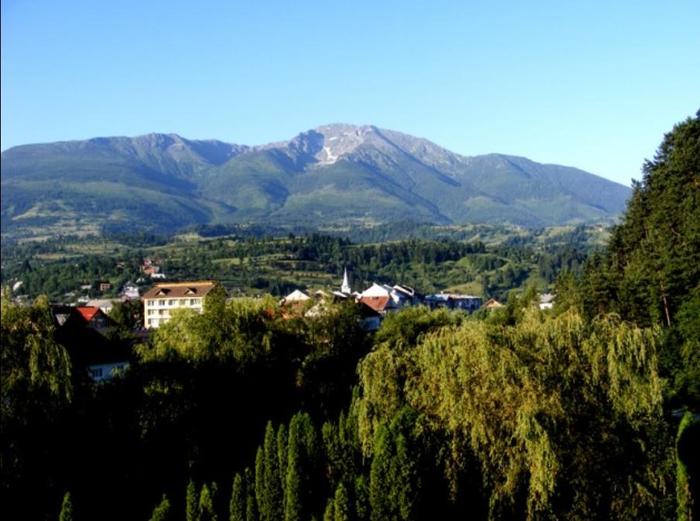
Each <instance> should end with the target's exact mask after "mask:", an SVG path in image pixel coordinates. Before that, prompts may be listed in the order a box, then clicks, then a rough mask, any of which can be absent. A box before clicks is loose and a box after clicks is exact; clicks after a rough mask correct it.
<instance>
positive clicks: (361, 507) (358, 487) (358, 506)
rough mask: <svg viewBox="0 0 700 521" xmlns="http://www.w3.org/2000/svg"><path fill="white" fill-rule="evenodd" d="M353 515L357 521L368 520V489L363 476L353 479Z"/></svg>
mask: <svg viewBox="0 0 700 521" xmlns="http://www.w3.org/2000/svg"><path fill="white" fill-rule="evenodd" d="M355 514H356V516H357V519H358V520H366V519H369V518H370V507H369V487H368V486H367V478H366V477H365V476H364V474H360V475H359V476H358V477H357V478H356V479H355Z"/></svg>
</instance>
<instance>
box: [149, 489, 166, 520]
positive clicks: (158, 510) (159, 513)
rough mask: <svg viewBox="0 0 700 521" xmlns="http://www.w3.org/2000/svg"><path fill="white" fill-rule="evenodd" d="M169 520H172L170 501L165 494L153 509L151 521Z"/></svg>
mask: <svg viewBox="0 0 700 521" xmlns="http://www.w3.org/2000/svg"><path fill="white" fill-rule="evenodd" d="M168 519H170V500H168V497H167V496H166V495H165V494H163V497H162V499H161V500H160V503H158V505H156V507H155V508H154V509H153V513H152V514H151V521H167V520H168Z"/></svg>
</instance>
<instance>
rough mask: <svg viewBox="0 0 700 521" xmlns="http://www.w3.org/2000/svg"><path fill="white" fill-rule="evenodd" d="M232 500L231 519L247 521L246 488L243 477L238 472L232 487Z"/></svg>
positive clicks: (230, 505)
mask: <svg viewBox="0 0 700 521" xmlns="http://www.w3.org/2000/svg"><path fill="white" fill-rule="evenodd" d="M231 488H232V490H231V502H230V503H229V521H246V497H247V494H246V488H245V483H244V481H243V477H242V476H241V475H240V474H238V473H237V474H236V475H235V476H234V477H233V486H232V487H231Z"/></svg>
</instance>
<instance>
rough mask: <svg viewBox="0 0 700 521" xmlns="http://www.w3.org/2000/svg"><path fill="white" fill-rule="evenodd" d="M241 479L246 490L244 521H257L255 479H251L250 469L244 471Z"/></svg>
mask: <svg viewBox="0 0 700 521" xmlns="http://www.w3.org/2000/svg"><path fill="white" fill-rule="evenodd" d="M243 478H244V481H245V489H246V501H245V517H246V521H258V519H259V517H258V504H257V500H256V499H255V478H254V477H253V470H252V469H251V468H250V467H246V469H245V471H244V472H243Z"/></svg>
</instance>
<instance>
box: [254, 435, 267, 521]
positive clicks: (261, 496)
mask: <svg viewBox="0 0 700 521" xmlns="http://www.w3.org/2000/svg"><path fill="white" fill-rule="evenodd" d="M255 502H256V505H257V509H258V515H259V516H260V521H267V515H266V514H267V513H266V512H265V452H264V450H263V446H262V445H261V446H260V447H258V450H257V452H256V453H255Z"/></svg>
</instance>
